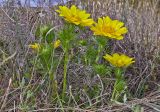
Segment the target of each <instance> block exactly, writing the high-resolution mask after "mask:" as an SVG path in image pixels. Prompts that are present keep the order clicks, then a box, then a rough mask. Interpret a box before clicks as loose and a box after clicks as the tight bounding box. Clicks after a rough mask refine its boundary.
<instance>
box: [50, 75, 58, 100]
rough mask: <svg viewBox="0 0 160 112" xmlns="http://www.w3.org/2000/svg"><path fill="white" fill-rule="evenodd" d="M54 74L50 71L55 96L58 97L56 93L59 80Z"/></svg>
mask: <svg viewBox="0 0 160 112" xmlns="http://www.w3.org/2000/svg"><path fill="white" fill-rule="evenodd" d="M54 76H55V75H54V74H52V73H50V84H51V88H52V94H53V97H54V98H55V97H56V93H57V81H56V79H55V78H54Z"/></svg>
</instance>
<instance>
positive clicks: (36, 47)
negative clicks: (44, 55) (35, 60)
mask: <svg viewBox="0 0 160 112" xmlns="http://www.w3.org/2000/svg"><path fill="white" fill-rule="evenodd" d="M29 48H32V49H34V50H39V49H40V44H38V43H34V44H30V45H29Z"/></svg>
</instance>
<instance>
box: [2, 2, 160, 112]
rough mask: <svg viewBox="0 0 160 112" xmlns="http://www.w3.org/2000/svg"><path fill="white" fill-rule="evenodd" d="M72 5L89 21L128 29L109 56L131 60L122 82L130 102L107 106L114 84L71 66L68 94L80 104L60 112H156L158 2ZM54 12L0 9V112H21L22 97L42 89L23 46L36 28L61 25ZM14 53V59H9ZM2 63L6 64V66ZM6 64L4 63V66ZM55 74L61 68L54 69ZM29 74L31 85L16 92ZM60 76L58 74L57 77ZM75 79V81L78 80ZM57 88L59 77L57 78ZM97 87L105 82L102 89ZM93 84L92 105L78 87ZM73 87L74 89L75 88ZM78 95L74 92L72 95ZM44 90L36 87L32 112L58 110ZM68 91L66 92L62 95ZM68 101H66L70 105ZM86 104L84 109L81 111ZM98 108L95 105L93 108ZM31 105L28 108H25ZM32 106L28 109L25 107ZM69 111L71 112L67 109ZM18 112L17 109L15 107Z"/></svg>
mask: <svg viewBox="0 0 160 112" xmlns="http://www.w3.org/2000/svg"><path fill="white" fill-rule="evenodd" d="M71 4H76V5H77V6H79V7H82V8H83V9H86V10H87V11H88V12H90V13H92V17H93V18H95V19H96V18H97V17H102V16H105V15H108V16H110V17H111V18H112V19H118V20H121V21H123V22H125V24H126V26H127V27H128V29H129V32H128V34H127V35H126V37H125V39H124V40H123V41H120V42H115V41H113V43H114V46H113V49H112V52H114V51H117V52H123V53H126V54H128V55H129V56H133V57H135V59H136V63H135V64H134V67H133V68H129V69H128V70H127V71H126V80H127V82H128V87H129V91H130V93H131V96H132V98H133V99H129V100H130V101H129V102H128V103H127V104H119V105H111V104H108V102H107V101H108V98H109V97H110V95H111V94H110V93H111V90H112V86H113V85H112V84H108V83H110V82H111V83H112V82H113V80H114V79H111V78H108V77H103V78H99V77H98V76H95V77H92V78H91V76H90V74H91V73H92V68H90V67H85V66H83V65H80V64H75V63H71V64H70V67H69V68H70V69H69V74H70V75H69V76H70V77H69V79H68V80H69V84H70V85H71V86H72V88H73V90H72V91H73V94H76V93H75V92H78V94H79V95H80V97H81V102H82V103H81V102H76V101H75V102H74V105H70V102H68V106H66V107H64V110H66V111H69V110H72V111H73V110H74V111H80V112H81V111H86V112H87V111H89V112H90V111H95V110H98V111H108V112H113V111H117V112H120V111H124V112H129V111H131V108H132V107H133V105H136V104H140V105H141V106H142V107H144V112H158V111H160V107H159V105H160V103H159V100H160V91H159V84H160V76H159V75H160V1H159V0H148V1H147V0H139V1H138V0H130V1H129V0H128V1H127V0H94V1H93V0H87V1H86V0H81V2H80V1H79V0H77V1H76V0H75V1H73V2H69V3H68V5H71ZM55 8H56V6H55V7H54V8H43V7H41V8H13V7H1V10H0V15H1V16H0V47H1V48H0V57H1V58H0V108H1V111H2V112H4V111H11V110H12V111H14V110H15V111H21V110H20V106H19V105H20V104H23V102H30V101H26V99H25V98H26V96H25V94H24V92H26V90H27V89H25V88H30V89H31V90H34V89H36V87H37V85H40V84H42V85H43V81H44V80H43V77H39V76H38V71H35V70H34V68H32V67H31V66H30V63H29V60H30V58H31V56H30V51H29V50H28V47H27V45H28V44H29V43H31V42H32V41H34V40H35V39H36V38H35V37H34V31H35V29H36V27H37V25H38V24H46V23H48V22H49V23H50V24H53V25H54V26H59V25H62V24H63V23H62V22H61V20H59V17H58V15H57V14H56V13H55V12H54V11H53V9H55ZM14 53H16V55H15V54H14ZM6 59H7V60H6ZM4 60H6V61H4ZM2 64H3V65H2ZM59 69H61V68H59ZM29 72H30V73H32V74H31V75H32V80H30V81H32V82H31V83H29V84H28V85H25V86H23V88H22V87H21V86H20V85H19V86H16V84H15V80H16V81H18V82H22V79H23V78H22V77H23V75H24V74H25V73H29ZM58 74H61V70H59V71H58ZM80 79H81V80H80ZM58 80H59V86H60V87H59V88H61V80H62V79H61V77H58ZM101 81H105V82H106V81H107V82H108V83H107V84H108V85H107V84H106V85H107V86H106V87H103V84H102V83H101ZM95 83H97V84H98V85H99V87H100V88H102V94H101V96H97V97H99V98H100V100H99V101H98V102H96V101H95V99H96V98H93V99H90V98H88V96H87V94H86V93H85V92H84V91H83V89H82V88H83V86H84V85H87V86H89V87H91V88H92V85H94V84H95ZM75 85H76V86H77V88H78V89H77V88H76V87H75ZM75 89H77V90H79V89H80V91H77V90H75ZM48 91H49V90H48V88H47V87H46V86H44V87H42V88H41V90H40V91H39V92H38V93H37V95H35V96H34V102H35V103H34V104H35V105H34V109H33V110H34V111H46V112H48V111H56V110H61V107H60V106H59V105H58V104H55V105H53V103H52V102H50V101H49V99H50V96H49V95H48V93H49V92H48ZM68 91H69V90H68ZM73 98H74V97H72V100H73ZM84 102H86V103H89V105H88V107H86V108H83V105H84V104H85V103H84ZM99 102H100V103H99ZM30 103H31V102H30ZM31 104H32V103H31ZM28 105H29V103H28ZM71 106H73V107H74V108H72V107H71ZM21 107H22V106H21Z"/></svg>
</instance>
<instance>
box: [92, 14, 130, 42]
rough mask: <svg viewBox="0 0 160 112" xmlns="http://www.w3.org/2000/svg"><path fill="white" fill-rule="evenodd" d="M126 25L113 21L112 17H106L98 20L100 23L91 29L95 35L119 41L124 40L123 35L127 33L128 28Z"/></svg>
mask: <svg viewBox="0 0 160 112" xmlns="http://www.w3.org/2000/svg"><path fill="white" fill-rule="evenodd" d="M123 26H124V23H123V22H120V21H118V20H111V18H110V17H108V16H106V17H103V18H98V23H95V26H92V27H91V30H92V31H93V32H94V35H101V36H106V37H108V38H113V39H117V40H121V39H123V36H122V35H123V34H125V33H127V32H128V30H127V28H126V27H123Z"/></svg>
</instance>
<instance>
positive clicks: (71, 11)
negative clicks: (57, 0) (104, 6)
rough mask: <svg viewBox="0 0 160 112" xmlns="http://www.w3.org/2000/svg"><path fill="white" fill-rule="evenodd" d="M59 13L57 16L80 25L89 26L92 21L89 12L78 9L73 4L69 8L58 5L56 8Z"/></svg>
mask: <svg viewBox="0 0 160 112" xmlns="http://www.w3.org/2000/svg"><path fill="white" fill-rule="evenodd" d="M56 11H57V12H58V13H59V16H61V17H64V19H65V20H66V21H68V22H69V23H73V24H75V25H81V26H91V25H92V24H93V23H94V21H93V19H90V18H89V17H90V14H88V13H86V11H85V10H80V9H78V8H77V7H76V6H75V5H72V6H71V8H68V7H66V6H59V10H56Z"/></svg>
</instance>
